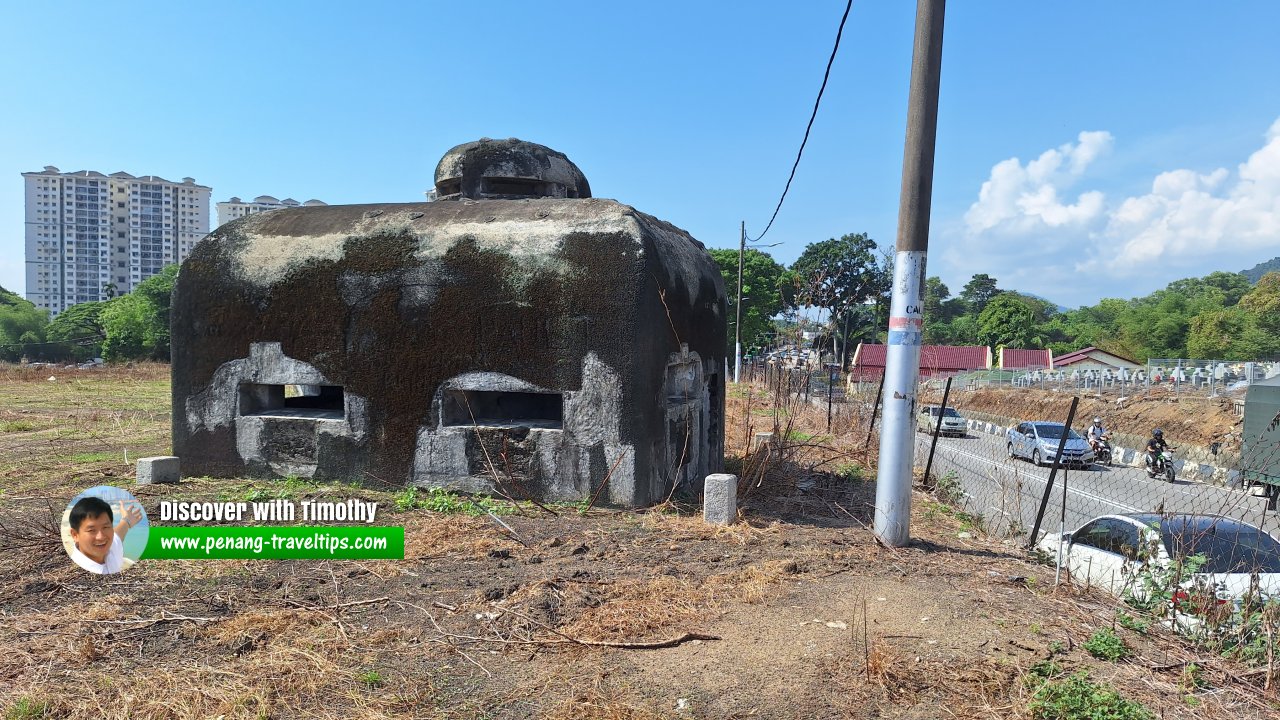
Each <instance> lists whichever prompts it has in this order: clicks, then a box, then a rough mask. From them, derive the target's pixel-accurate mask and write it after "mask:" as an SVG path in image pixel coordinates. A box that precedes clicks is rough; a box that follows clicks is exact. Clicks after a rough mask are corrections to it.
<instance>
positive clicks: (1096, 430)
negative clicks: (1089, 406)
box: [1085, 417, 1111, 452]
mask: <svg viewBox="0 0 1280 720" xmlns="http://www.w3.org/2000/svg"><path fill="white" fill-rule="evenodd" d="M1110 434H1111V432H1110V431H1109V430H1107V429H1106V428H1105V427H1103V426H1102V418H1100V417H1096V418H1094V419H1093V424H1092V425H1090V426H1089V430H1088V431H1087V432H1086V433H1085V437H1087V438H1088V439H1089V446H1090V447H1092V448H1093V449H1094V451H1095V452H1096V451H1097V449H1098V447H1099V446H1100V445H1101V444H1102V442H1103V441H1104V440H1106V439H1107V436H1108V435H1110Z"/></svg>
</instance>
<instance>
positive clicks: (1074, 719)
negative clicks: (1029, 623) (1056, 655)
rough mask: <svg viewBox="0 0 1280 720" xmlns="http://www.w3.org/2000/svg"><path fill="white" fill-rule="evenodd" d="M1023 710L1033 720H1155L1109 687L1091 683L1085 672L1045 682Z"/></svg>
mask: <svg viewBox="0 0 1280 720" xmlns="http://www.w3.org/2000/svg"><path fill="white" fill-rule="evenodd" d="M1027 710H1028V711H1029V713H1030V715H1031V717H1032V718H1033V720H1155V715H1154V714H1153V713H1152V712H1151V711H1150V710H1148V709H1147V708H1146V707H1144V706H1143V705H1142V704H1141V703H1137V702H1134V701H1132V700H1128V699H1126V698H1124V697H1121V695H1120V693H1118V692H1116V690H1115V688H1112V687H1111V686H1110V685H1105V684H1101V685H1100V684H1098V683H1095V682H1093V681H1092V680H1090V679H1089V675H1088V673H1085V672H1078V673H1075V674H1073V675H1071V676H1069V677H1067V678H1064V679H1061V680H1054V679H1048V680H1046V681H1045V682H1044V684H1042V685H1041V686H1040V687H1039V689H1037V690H1036V692H1035V695H1033V696H1032V698H1031V703H1030V704H1029V705H1028V706H1027Z"/></svg>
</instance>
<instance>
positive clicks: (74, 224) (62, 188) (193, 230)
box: [22, 166, 212, 315]
mask: <svg viewBox="0 0 1280 720" xmlns="http://www.w3.org/2000/svg"><path fill="white" fill-rule="evenodd" d="M22 177H23V179H24V180H25V181H26V253H27V293H26V294H27V299H28V300H30V301H31V302H33V303H35V305H36V307H40V308H47V309H48V310H49V312H50V314H52V315H56V314H58V313H60V312H62V311H63V310H65V309H67V308H68V307H71V306H72V305H75V304H76V303H82V302H90V301H93V300H105V299H106V298H108V297H110V295H111V294H112V293H113V292H114V293H115V294H120V293H126V292H129V291H130V290H132V289H133V288H134V287H136V286H137V285H138V283H140V282H142V281H143V280H146V279H147V278H149V277H151V276H152V275H155V274H156V273H157V272H159V271H160V269H161V268H163V267H164V266H166V265H169V264H171V263H175V262H182V260H183V259H185V258H186V256H187V254H188V253H190V252H191V248H192V247H194V246H195V244H196V242H198V241H199V240H200V239H201V238H203V237H204V236H205V235H207V234H208V233H209V195H210V193H211V192H212V191H211V190H210V188H208V187H206V186H204V185H197V184H196V182H195V180H193V179H192V178H183V179H182V182H180V183H176V182H170V181H168V180H165V179H164V178H160V177H156V176H154V175H147V176H143V177H134V176H133V175H130V174H129V173H125V172H118V173H113V174H111V175H103V174H102V173H99V172H94V171H92V170H82V171H78V172H69V173H64V172H61V171H59V170H58V168H56V167H53V166H46V167H45V169H44V170H42V171H40V172H29V173H22Z"/></svg>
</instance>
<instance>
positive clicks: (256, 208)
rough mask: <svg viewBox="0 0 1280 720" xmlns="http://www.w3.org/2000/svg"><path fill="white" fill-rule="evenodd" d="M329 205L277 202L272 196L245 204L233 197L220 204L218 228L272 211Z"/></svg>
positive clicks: (313, 202)
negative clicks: (255, 214) (253, 215)
mask: <svg viewBox="0 0 1280 720" xmlns="http://www.w3.org/2000/svg"><path fill="white" fill-rule="evenodd" d="M325 204H327V203H323V202H320V201H319V200H308V201H306V202H304V203H300V202H298V201H297V200H294V199H293V198H285V199H284V200H277V199H275V198H273V197H271V196H270V195H259V196H258V197H256V198H254V199H253V200H252V201H251V202H245V201H244V200H241V199H240V198H238V197H233V198H231V199H230V200H227V201H226V202H220V203H218V227H222V226H223V225H226V224H227V223H229V222H231V221H232V220H239V219H240V218H242V217H244V216H246V215H252V214H254V213H260V212H268V211H271V210H279V209H281V208H291V207H315V206H317V205H325Z"/></svg>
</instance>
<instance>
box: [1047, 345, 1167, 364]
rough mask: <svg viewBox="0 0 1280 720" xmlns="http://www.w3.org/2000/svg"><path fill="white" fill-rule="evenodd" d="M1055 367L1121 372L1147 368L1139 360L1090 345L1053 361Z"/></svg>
mask: <svg viewBox="0 0 1280 720" xmlns="http://www.w3.org/2000/svg"><path fill="white" fill-rule="evenodd" d="M1053 367H1054V369H1057V370H1066V369H1071V370H1108V369H1110V370H1119V369H1120V368H1127V369H1129V370H1137V369H1138V368H1142V367H1146V366H1145V365H1143V364H1142V363H1140V362H1138V361H1137V360H1130V359H1129V358H1127V357H1123V356H1121V355H1116V354H1115V353H1109V352H1107V351H1106V350H1099V349H1098V348H1096V347H1093V346H1092V345H1090V346H1089V347H1087V348H1083V349H1080V350H1076V351H1075V352H1069V353H1067V354H1066V355H1059V356H1058V357H1056V358H1054V359H1053Z"/></svg>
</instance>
